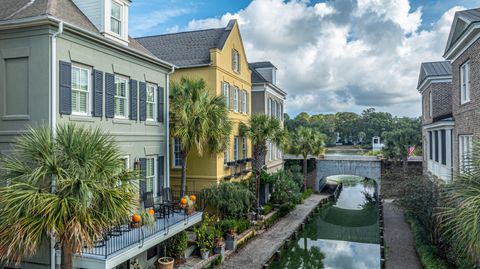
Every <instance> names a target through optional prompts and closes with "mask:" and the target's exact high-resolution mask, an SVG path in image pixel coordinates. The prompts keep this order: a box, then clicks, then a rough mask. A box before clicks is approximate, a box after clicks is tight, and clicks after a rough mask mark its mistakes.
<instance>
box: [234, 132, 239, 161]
mask: <svg viewBox="0 0 480 269" xmlns="http://www.w3.org/2000/svg"><path fill="white" fill-rule="evenodd" d="M233 157H234V160H235V161H238V136H235V138H234V139H233Z"/></svg>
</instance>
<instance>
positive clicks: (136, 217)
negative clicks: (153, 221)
mask: <svg viewBox="0 0 480 269" xmlns="http://www.w3.org/2000/svg"><path fill="white" fill-rule="evenodd" d="M141 221H142V217H141V216H140V215H139V214H133V216H132V222H131V224H130V226H131V227H132V228H138V227H140V222H141Z"/></svg>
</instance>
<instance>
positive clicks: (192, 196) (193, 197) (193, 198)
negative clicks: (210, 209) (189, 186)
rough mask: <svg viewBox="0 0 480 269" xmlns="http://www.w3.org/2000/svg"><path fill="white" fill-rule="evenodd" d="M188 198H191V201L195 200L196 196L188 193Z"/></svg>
mask: <svg viewBox="0 0 480 269" xmlns="http://www.w3.org/2000/svg"><path fill="white" fill-rule="evenodd" d="M190 200H192V201H194V202H195V201H196V200H197V196H195V195H193V194H192V195H190Z"/></svg>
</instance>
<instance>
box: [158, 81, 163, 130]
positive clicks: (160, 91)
mask: <svg viewBox="0 0 480 269" xmlns="http://www.w3.org/2000/svg"><path fill="white" fill-rule="evenodd" d="M164 94H165V90H164V88H163V87H158V88H157V97H158V98H157V99H158V106H157V108H158V113H157V115H158V122H164V117H165V115H164V113H163V111H164V103H165V97H164Z"/></svg>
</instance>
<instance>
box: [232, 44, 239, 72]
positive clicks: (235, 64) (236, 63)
mask: <svg viewBox="0 0 480 269" xmlns="http://www.w3.org/2000/svg"><path fill="white" fill-rule="evenodd" d="M232 69H233V71H235V72H240V54H239V53H238V50H236V49H232Z"/></svg>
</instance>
